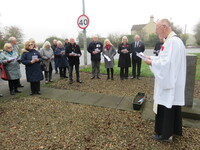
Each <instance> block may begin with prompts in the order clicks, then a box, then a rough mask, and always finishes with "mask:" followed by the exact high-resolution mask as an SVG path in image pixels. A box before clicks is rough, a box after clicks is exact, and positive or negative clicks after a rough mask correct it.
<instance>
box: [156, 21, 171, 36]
mask: <svg viewBox="0 0 200 150" xmlns="http://www.w3.org/2000/svg"><path fill="white" fill-rule="evenodd" d="M171 32H172V28H171V22H170V21H169V20H168V19H161V20H158V22H157V23H156V33H157V35H158V36H159V38H160V39H163V38H167V36H168V35H169V34H170V33H171Z"/></svg>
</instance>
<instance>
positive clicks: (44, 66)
mask: <svg viewBox="0 0 200 150" xmlns="http://www.w3.org/2000/svg"><path fill="white" fill-rule="evenodd" d="M40 66H41V70H42V71H46V70H47V67H46V65H45V64H44V62H43V61H41V62H40Z"/></svg>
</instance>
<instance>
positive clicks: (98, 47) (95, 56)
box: [87, 36, 103, 79]
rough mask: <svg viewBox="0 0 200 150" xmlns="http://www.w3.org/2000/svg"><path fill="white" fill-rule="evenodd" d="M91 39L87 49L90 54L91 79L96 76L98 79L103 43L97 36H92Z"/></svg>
mask: <svg viewBox="0 0 200 150" xmlns="http://www.w3.org/2000/svg"><path fill="white" fill-rule="evenodd" d="M92 39H93V41H92V42H91V43H90V44H89V46H88V48H87V50H88V52H89V53H90V54H91V62H92V77H91V79H94V78H95V75H96V76H97V79H100V61H101V52H102V50H103V44H102V43H101V42H100V41H99V38H98V36H94V37H93V38H92Z"/></svg>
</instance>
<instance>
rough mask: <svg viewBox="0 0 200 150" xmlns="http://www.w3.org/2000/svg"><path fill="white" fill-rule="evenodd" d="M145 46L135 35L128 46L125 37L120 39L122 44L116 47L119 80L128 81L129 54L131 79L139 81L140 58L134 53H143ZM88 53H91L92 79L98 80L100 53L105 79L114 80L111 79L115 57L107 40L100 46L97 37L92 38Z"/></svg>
mask: <svg viewBox="0 0 200 150" xmlns="http://www.w3.org/2000/svg"><path fill="white" fill-rule="evenodd" d="M144 51H145V45H144V43H143V42H142V41H140V36H139V35H135V37H134V42H133V43H131V44H129V43H128V38H127V37H126V36H124V37H122V42H121V44H119V46H118V51H117V52H118V53H119V60H118V67H120V79H121V80H124V79H128V72H129V67H131V54H132V77H131V79H134V78H136V77H137V79H140V72H141V63H142V61H141V58H139V57H138V56H136V52H137V53H140V52H142V53H143V52H144ZM88 52H89V53H91V62H92V77H91V79H94V78H95V76H96V77H97V79H100V60H101V54H100V53H101V52H102V55H103V57H104V63H105V68H106V69H107V79H112V80H113V79H114V77H113V72H114V70H113V68H114V56H115V55H116V53H117V52H116V50H115V48H114V46H113V45H112V43H111V42H110V41H109V39H106V40H105V41H104V44H102V43H101V42H100V41H98V37H97V36H94V37H93V41H92V42H91V43H90V44H89V46H88Z"/></svg>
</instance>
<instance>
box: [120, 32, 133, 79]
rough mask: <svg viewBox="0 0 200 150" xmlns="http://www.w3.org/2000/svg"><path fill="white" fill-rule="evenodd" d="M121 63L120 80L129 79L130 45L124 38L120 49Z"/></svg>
mask: <svg viewBox="0 0 200 150" xmlns="http://www.w3.org/2000/svg"><path fill="white" fill-rule="evenodd" d="M118 53H119V61H118V67H120V78H121V80H123V79H128V68H129V67H131V58H130V53H131V50H130V45H129V44H128V38H127V37H126V36H124V37H123V38H122V43H121V44H120V45H119V47H118Z"/></svg>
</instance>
